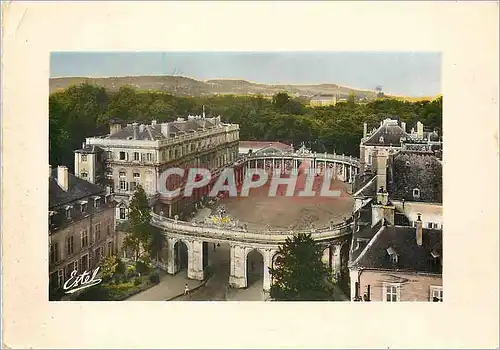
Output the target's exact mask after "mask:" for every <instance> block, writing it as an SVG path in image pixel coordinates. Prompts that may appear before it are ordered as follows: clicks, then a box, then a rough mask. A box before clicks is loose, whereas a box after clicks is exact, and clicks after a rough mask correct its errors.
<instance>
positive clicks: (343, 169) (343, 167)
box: [342, 163, 347, 182]
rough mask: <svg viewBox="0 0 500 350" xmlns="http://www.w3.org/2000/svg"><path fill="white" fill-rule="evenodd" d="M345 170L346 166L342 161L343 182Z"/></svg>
mask: <svg viewBox="0 0 500 350" xmlns="http://www.w3.org/2000/svg"><path fill="white" fill-rule="evenodd" d="M345 172H346V166H345V164H344V163H342V178H343V181H344V182H345V181H346V180H347V177H346V176H345Z"/></svg>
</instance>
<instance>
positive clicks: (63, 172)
mask: <svg viewBox="0 0 500 350" xmlns="http://www.w3.org/2000/svg"><path fill="white" fill-rule="evenodd" d="M57 183H58V184H59V186H60V187H61V188H62V189H63V190H65V191H67V190H68V186H69V183H68V168H66V167H65V166H63V165H59V166H58V167H57Z"/></svg>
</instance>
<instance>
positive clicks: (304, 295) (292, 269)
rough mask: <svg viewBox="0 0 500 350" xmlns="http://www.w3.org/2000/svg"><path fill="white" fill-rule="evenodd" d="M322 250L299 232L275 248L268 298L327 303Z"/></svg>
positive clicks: (325, 271)
mask: <svg viewBox="0 0 500 350" xmlns="http://www.w3.org/2000/svg"><path fill="white" fill-rule="evenodd" d="M321 257H322V250H321V248H320V247H319V246H318V245H316V243H315V242H314V240H313V239H312V237H311V234H306V233H299V234H298V235H296V236H294V237H293V239H292V238H287V240H286V241H285V244H284V245H282V246H280V247H279V250H278V253H277V256H276V258H275V261H274V264H273V267H272V268H269V273H270V274H271V276H272V280H273V285H272V286H271V290H270V293H271V297H272V298H273V299H276V300H285V301H286V300H289V301H290V300H303V301H304V300H328V299H329V298H330V296H331V293H332V289H331V286H330V284H329V281H328V277H329V272H328V269H327V267H326V265H325V264H324V263H323V262H322V261H321Z"/></svg>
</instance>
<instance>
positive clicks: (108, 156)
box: [106, 151, 113, 159]
mask: <svg viewBox="0 0 500 350" xmlns="http://www.w3.org/2000/svg"><path fill="white" fill-rule="evenodd" d="M106 158H108V159H113V152H111V151H107V152H106Z"/></svg>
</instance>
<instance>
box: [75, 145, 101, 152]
mask: <svg viewBox="0 0 500 350" xmlns="http://www.w3.org/2000/svg"><path fill="white" fill-rule="evenodd" d="M99 152H104V150H103V149H102V148H101V147H99V146H96V145H85V147H84V148H81V149H77V150H76V151H75V153H99Z"/></svg>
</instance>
